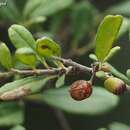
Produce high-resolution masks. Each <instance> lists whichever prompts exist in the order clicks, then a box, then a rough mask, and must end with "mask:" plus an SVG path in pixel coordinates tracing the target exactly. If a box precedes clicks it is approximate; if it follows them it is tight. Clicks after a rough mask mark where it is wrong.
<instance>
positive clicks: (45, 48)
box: [36, 37, 61, 57]
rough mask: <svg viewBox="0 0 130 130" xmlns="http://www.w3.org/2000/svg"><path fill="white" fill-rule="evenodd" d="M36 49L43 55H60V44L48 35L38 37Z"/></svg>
mask: <svg viewBox="0 0 130 130" xmlns="http://www.w3.org/2000/svg"><path fill="white" fill-rule="evenodd" d="M36 45H37V47H36V51H37V53H38V54H39V55H41V56H43V57H51V56H60V55H61V49H60V46H59V45H58V44H57V43H56V42H54V41H53V40H52V39H50V38H48V37H43V38H41V39H38V40H37V42H36Z"/></svg>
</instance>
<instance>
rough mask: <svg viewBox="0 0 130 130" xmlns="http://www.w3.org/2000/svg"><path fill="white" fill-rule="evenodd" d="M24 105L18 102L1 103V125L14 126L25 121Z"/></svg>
mask: <svg viewBox="0 0 130 130" xmlns="http://www.w3.org/2000/svg"><path fill="white" fill-rule="evenodd" d="M23 115H24V111H23V106H20V105H19V104H18V103H16V102H1V103H0V126H13V125H18V124H22V123H23V121H24V116H23Z"/></svg>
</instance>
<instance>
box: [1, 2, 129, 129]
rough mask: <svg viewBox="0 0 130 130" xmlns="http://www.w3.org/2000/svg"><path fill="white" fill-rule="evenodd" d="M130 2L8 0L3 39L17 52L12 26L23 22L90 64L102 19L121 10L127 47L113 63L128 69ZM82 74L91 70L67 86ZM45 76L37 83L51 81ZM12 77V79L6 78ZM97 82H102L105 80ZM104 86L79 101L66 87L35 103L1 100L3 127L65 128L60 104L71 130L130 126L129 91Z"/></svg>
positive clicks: (70, 79) (122, 34) (121, 35)
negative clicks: (115, 93)
mask: <svg viewBox="0 0 130 130" xmlns="http://www.w3.org/2000/svg"><path fill="white" fill-rule="evenodd" d="M129 6H130V1H129V0H109V1H104V0H98V1H96V0H53V1H52V0H21V1H17V0H8V2H7V6H3V7H0V34H1V35H0V40H1V41H3V42H5V43H6V44H7V46H9V48H11V52H12V53H14V51H15V48H14V47H13V46H12V44H11V41H14V39H13V40H12V39H11V41H10V40H9V37H8V33H7V30H8V28H9V27H10V26H11V25H12V24H20V25H24V26H25V27H26V28H27V29H28V30H29V31H30V32H31V33H32V34H33V36H34V38H35V39H37V38H40V37H42V36H49V37H51V38H53V39H54V40H55V41H57V42H58V43H59V44H60V46H61V47H62V51H63V52H62V56H63V57H66V58H68V57H69V58H72V59H74V60H75V61H77V62H79V63H82V64H84V65H89V64H90V63H91V60H90V59H89V58H88V55H89V54H90V53H91V52H92V51H93V49H94V46H95V42H94V39H95V35H96V32H97V27H98V25H99V23H100V21H101V20H102V19H103V17H104V16H105V15H107V14H121V15H123V16H124V21H123V25H122V27H121V30H120V33H119V36H118V40H117V41H116V43H115V45H119V46H121V47H122V50H121V52H120V53H119V54H118V55H117V56H115V57H114V58H113V59H112V60H111V61H110V62H111V63H112V64H113V65H114V66H115V67H116V68H117V69H119V70H120V71H122V72H124V73H125V70H126V69H128V68H129V66H130V61H129V59H128V58H126V57H129V55H130V54H129V48H130V46H129V44H130V43H129V41H128V40H126V39H128V29H129V26H130V25H129V16H130V8H129ZM32 42H34V41H32ZM16 46H17V45H16ZM16 48H17V47H16ZM21 66H22V65H21ZM21 66H20V67H21ZM8 67H9V66H7V69H8ZM18 67H19V65H18ZM22 67H23V66H22ZM0 71H1V72H2V71H4V69H3V67H2V66H0ZM16 78H19V77H16ZM34 78H35V77H34ZM49 78H51V77H49ZM79 78H82V79H86V75H79V77H66V82H67V83H66V85H68V84H70V83H72V82H73V81H74V80H76V79H79ZM44 79H45V80H38V81H37V82H36V84H39V87H38V88H37V89H40V88H41V87H40V86H41V84H45V83H46V82H47V81H48V80H49V79H48V78H44ZM11 80H12V79H7V81H6V82H9V81H11ZM26 80H27V81H28V79H24V82H26ZM32 80H33V81H34V80H36V79H33V78H32V79H29V81H31V82H32ZM19 82H23V80H22V81H19V80H18V82H17V86H19V85H20V84H19ZM60 82H61V81H60ZM96 82H97V83H98V84H99V85H100V84H101V86H102V83H100V82H99V81H96ZM0 84H1V86H2V85H3V84H4V83H3V81H2V80H1V81H0ZM28 84H31V83H30V82H29V83H28ZM49 84H50V85H52V83H50V82H49V83H48V84H46V87H52V88H53V87H54V86H50V85H49ZM7 85H8V84H7ZM33 85H35V84H33V83H32V84H31V85H30V86H31V88H32V89H33V88H34V87H33ZM12 86H14V85H13V84H12ZM56 86H58V85H56ZM100 89H102V88H98V87H97V88H95V92H96V93H94V94H93V95H92V97H91V98H90V99H89V100H86V101H83V102H80V103H77V102H75V101H73V100H72V99H70V97H69V96H68V95H67V94H68V93H67V91H66V88H61V89H55V90H53V89H49V90H46V91H45V92H44V94H43V95H42V96H41V95H39V96H37V97H36V99H35V100H36V101H35V102H34V101H32V100H33V99H32V98H33V97H30V98H29V99H28V100H26V101H25V103H23V102H22V101H21V102H6V103H4V102H1V103H0V126H1V128H0V129H11V130H22V129H23V130H24V128H23V127H22V126H20V125H21V124H22V125H23V126H24V127H26V129H27V130H36V129H46V130H50V129H55V130H58V129H61V127H60V123H59V122H58V119H57V118H56V111H55V110H54V109H53V108H52V107H57V108H59V109H60V110H63V111H64V114H65V116H66V118H67V120H68V122H69V124H70V126H71V127H72V129H77V130H83V129H91V130H97V129H98V130H119V129H121V130H128V129H129V125H130V123H129V116H130V111H129V107H130V103H129V98H130V96H129V94H126V95H124V96H122V97H120V98H118V97H116V96H112V95H111V94H110V93H108V92H106V91H104V90H100ZM1 91H6V90H1ZM32 91H34V89H33V90H32ZM59 97H61V98H59ZM37 101H38V103H37ZM50 115H51V116H50ZM123 123H124V124H123ZM127 125H128V126H127ZM103 127H104V128H103Z"/></svg>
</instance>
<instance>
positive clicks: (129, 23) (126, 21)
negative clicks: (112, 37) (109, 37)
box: [118, 18, 130, 37]
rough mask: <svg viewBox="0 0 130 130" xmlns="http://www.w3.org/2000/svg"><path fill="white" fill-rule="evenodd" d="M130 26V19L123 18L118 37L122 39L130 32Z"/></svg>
mask: <svg viewBox="0 0 130 130" xmlns="http://www.w3.org/2000/svg"><path fill="white" fill-rule="evenodd" d="M129 26H130V21H129V19H128V18H123V23H122V25H121V28H120V31H119V34H118V37H121V36H122V35H124V34H125V33H126V32H127V31H128V30H129Z"/></svg>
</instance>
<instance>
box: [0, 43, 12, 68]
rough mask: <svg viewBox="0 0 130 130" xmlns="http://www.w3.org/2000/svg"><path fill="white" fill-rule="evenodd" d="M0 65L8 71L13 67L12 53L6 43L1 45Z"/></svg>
mask: <svg viewBox="0 0 130 130" xmlns="http://www.w3.org/2000/svg"><path fill="white" fill-rule="evenodd" d="M0 63H1V64H2V65H3V66H4V67H5V68H6V69H10V68H11V67H12V57H11V53H10V50H9V49H8V47H7V46H6V44H5V43H0Z"/></svg>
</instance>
